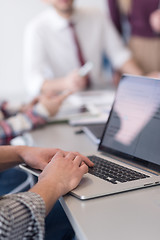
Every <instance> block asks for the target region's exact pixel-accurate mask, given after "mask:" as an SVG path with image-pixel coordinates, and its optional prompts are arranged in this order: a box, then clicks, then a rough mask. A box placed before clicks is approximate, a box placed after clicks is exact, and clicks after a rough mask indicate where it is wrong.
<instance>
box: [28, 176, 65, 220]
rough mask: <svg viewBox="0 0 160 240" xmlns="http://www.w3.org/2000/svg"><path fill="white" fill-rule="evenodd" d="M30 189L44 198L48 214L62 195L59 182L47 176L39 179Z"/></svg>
mask: <svg viewBox="0 0 160 240" xmlns="http://www.w3.org/2000/svg"><path fill="white" fill-rule="evenodd" d="M29 191H30V192H34V193H36V194H38V195H40V197H41V198H42V199H43V201H44V202H45V207H46V215H47V214H48V213H49V212H50V210H51V209H52V207H53V205H54V204H55V202H56V201H57V200H58V199H59V198H60V197H61V194H60V191H59V189H58V183H56V182H53V181H50V180H49V179H47V178H46V179H40V180H38V183H37V184H36V185H35V186H34V187H33V188H31V189H30V190H29Z"/></svg>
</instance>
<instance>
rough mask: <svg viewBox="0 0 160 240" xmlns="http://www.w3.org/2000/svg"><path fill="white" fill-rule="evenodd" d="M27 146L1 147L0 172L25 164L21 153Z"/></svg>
mask: <svg viewBox="0 0 160 240" xmlns="http://www.w3.org/2000/svg"><path fill="white" fill-rule="evenodd" d="M24 148H27V147H26V146H1V147H0V171H3V170H5V169H8V168H10V167H13V166H16V165H17V164H21V163H23V159H22V158H21V154H20V153H21V151H22V150H23V149H24Z"/></svg>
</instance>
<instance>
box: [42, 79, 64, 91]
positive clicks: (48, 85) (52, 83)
mask: <svg viewBox="0 0 160 240" xmlns="http://www.w3.org/2000/svg"><path fill="white" fill-rule="evenodd" d="M66 89H68V86H67V83H66V81H65V78H56V79H53V80H45V81H44V83H43V85H42V88H41V92H42V93H44V94H48V93H51V94H53V93H54V92H55V93H56V92H61V91H63V90H66Z"/></svg>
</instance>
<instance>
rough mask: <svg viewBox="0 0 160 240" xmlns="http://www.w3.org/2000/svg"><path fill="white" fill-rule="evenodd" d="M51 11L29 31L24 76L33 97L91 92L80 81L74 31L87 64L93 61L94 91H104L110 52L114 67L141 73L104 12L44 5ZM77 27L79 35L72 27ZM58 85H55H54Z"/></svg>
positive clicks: (67, 2)
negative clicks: (105, 58)
mask: <svg viewBox="0 0 160 240" xmlns="http://www.w3.org/2000/svg"><path fill="white" fill-rule="evenodd" d="M44 1H45V2H47V3H49V4H50V5H51V8H49V9H48V10H46V11H45V12H43V13H41V14H40V15H39V16H38V17H36V18H35V19H34V20H32V21H31V22H30V23H29V25H28V27H27V29H26V32H25V43H24V76H25V83H26V87H27V89H28V91H29V93H30V94H32V95H34V96H35V95H37V94H39V93H40V92H43V93H46V94H52V93H53V92H54V91H62V90H64V89H71V90H73V91H78V90H82V89H85V88H86V84H87V81H86V78H87V77H86V76H85V77H81V76H80V75H79V72H78V69H79V68H80V66H81V65H82V63H81V61H80V60H79V54H78V50H77V45H76V42H75V36H74V34H75V33H73V31H74V30H75V32H76V36H77V38H78V41H79V45H80V48H81V52H82V53H83V58H84V62H87V61H91V62H92V63H93V69H92V71H91V72H90V74H89V78H90V80H91V84H90V87H91V88H93V89H97V88H99V87H100V86H103V84H104V82H103V79H102V54H103V53H106V54H107V56H108V58H109V60H110V61H111V63H112V65H113V66H114V68H116V69H118V70H120V71H121V72H122V73H124V72H126V73H132V74H137V75H139V74H142V71H141V69H140V68H139V67H138V66H137V65H136V63H135V62H134V61H133V59H132V56H131V53H130V51H129V50H128V49H127V48H126V47H125V46H124V44H123V42H122V40H121V38H120V37H119V35H118V33H117V32H116V30H115V28H114V26H113V25H112V23H111V21H110V19H109V18H107V17H106V15H103V14H102V13H101V12H100V11H99V10H93V9H86V8H85V9H80V8H77V7H75V6H74V0H44ZM70 22H72V25H74V30H73V29H71V27H70ZM51 80H54V81H51Z"/></svg>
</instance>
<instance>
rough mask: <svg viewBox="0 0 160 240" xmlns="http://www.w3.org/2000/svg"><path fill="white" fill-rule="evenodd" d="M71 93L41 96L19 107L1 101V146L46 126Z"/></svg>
mask: <svg viewBox="0 0 160 240" xmlns="http://www.w3.org/2000/svg"><path fill="white" fill-rule="evenodd" d="M70 93H71V92H65V93H63V94H59V95H57V96H52V97H51V96H50V97H49V96H44V95H41V96H39V97H37V98H35V99H34V100H33V101H32V102H31V103H29V104H25V105H19V106H18V105H17V104H15V105H14V104H13V103H12V102H7V101H0V145H6V144H9V143H10V140H11V139H12V138H14V137H16V136H19V135H22V134H23V133H25V132H28V131H30V130H32V129H35V128H37V127H40V126H43V125H45V124H46V123H47V121H48V119H49V117H51V116H54V115H56V113H57V112H58V110H59V108H60V106H61V104H62V103H63V101H64V100H65V99H66V98H67V96H68V95H69V94H70Z"/></svg>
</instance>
